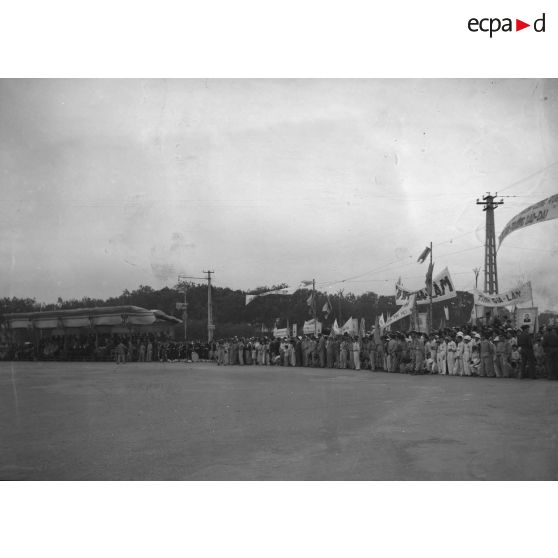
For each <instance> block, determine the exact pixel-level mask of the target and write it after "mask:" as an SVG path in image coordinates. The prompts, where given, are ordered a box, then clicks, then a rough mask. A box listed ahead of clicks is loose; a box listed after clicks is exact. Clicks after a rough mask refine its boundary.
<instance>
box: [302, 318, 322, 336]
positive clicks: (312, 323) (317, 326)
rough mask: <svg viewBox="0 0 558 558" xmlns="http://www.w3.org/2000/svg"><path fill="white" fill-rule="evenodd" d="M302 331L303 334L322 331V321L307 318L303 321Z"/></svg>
mask: <svg viewBox="0 0 558 558" xmlns="http://www.w3.org/2000/svg"><path fill="white" fill-rule="evenodd" d="M302 332H303V333H304V335H313V334H314V333H316V334H318V333H322V322H318V320H308V321H306V322H304V326H303V327H302Z"/></svg>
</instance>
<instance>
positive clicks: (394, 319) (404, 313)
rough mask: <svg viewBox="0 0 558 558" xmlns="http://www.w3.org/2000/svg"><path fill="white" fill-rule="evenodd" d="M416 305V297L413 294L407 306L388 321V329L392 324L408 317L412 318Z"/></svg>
mask: <svg viewBox="0 0 558 558" xmlns="http://www.w3.org/2000/svg"><path fill="white" fill-rule="evenodd" d="M414 303H415V295H414V294H413V295H411V298H410V299H409V300H408V301H407V304H405V306H402V307H401V308H399V310H397V312H396V313H395V314H394V315H393V316H391V317H389V318H388V319H387V321H386V327H389V326H390V325H391V324H393V323H395V322H398V321H399V320H402V319H403V318H406V317H407V316H410V315H411V314H412V312H413V306H414Z"/></svg>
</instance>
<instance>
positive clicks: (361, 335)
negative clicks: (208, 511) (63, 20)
mask: <svg viewBox="0 0 558 558" xmlns="http://www.w3.org/2000/svg"><path fill="white" fill-rule="evenodd" d="M0 161H1V172H2V175H1V196H0V197H1V205H0V212H1V219H0V227H1V236H0V265H1V268H2V270H3V271H2V275H1V277H0V319H1V330H0V385H1V389H0V393H1V397H2V404H1V406H0V416H1V421H0V439H1V452H0V478H1V479H2V480H24V481H25V480H34V481H69V480H72V481H78V480H79V481H92V480H95V481H99V480H101V481H130V480H142V481H159V480H166V481H169V480H172V481H237V480H242V481H353V480H360V481H409V480H412V481H491V480H492V481H519V480H529V481H544V480H547V481H548V480H556V479H557V478H558V446H557V444H556V436H557V426H556V419H557V408H558V382H556V380H557V379H558V334H557V328H558V291H557V286H556V277H557V272H558V258H557V257H556V256H557V253H558V246H557V244H556V238H558V220H556V217H558V189H557V187H556V184H557V179H558V81H556V80H553V79H443V78H439V79H379V78H377V79H256V78H248V79H209V78H208V79H202V78H197V79H195V78H192V79H158V78H157V79H156V78H152V79H77V78H73V79H8V78H5V79H1V80H0Z"/></svg>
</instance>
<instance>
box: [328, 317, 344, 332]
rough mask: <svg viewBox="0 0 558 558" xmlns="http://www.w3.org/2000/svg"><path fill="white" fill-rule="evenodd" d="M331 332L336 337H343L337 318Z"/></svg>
mask: <svg viewBox="0 0 558 558" xmlns="http://www.w3.org/2000/svg"><path fill="white" fill-rule="evenodd" d="M331 331H332V332H333V333H334V334H335V335H341V333H342V332H341V328H340V327H339V324H338V323H337V318H335V321H334V322H333V325H332V326H331Z"/></svg>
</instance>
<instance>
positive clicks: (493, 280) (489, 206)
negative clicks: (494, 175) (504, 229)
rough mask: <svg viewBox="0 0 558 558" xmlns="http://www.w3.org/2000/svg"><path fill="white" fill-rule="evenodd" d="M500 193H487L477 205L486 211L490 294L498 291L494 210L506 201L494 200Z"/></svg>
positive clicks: (486, 274) (487, 289)
mask: <svg viewBox="0 0 558 558" xmlns="http://www.w3.org/2000/svg"><path fill="white" fill-rule="evenodd" d="M497 196H498V194H497V193H496V194H494V195H491V194H490V192H487V193H486V196H484V197H483V198H482V199H483V201H479V200H478V199H477V205H482V206H483V211H486V241H485V244H484V291H485V292H487V293H489V294H497V293H498V270H497V268H496V231H495V229H494V210H495V209H496V208H497V207H498V206H499V205H502V204H503V203H504V200H502V199H501V200H500V201H494V198H496V197H497Z"/></svg>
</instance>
